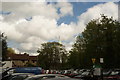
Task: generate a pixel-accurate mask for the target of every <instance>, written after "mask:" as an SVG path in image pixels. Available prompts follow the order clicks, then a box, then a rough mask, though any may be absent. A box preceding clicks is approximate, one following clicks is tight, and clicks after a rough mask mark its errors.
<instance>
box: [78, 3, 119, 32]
mask: <svg viewBox="0 0 120 80" xmlns="http://www.w3.org/2000/svg"><path fill="white" fill-rule="evenodd" d="M100 14H105V15H106V16H108V17H113V19H115V20H118V6H117V4H115V3H113V2H108V3H105V4H98V5H95V6H93V7H92V8H89V9H88V10H87V11H86V12H84V13H83V14H81V15H80V16H79V17H78V18H79V21H78V25H79V26H82V27H81V30H80V32H82V31H83V30H84V29H85V26H86V24H87V23H88V22H89V21H91V20H92V19H98V18H100V16H101V15H100Z"/></svg>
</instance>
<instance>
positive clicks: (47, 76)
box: [25, 74, 69, 80]
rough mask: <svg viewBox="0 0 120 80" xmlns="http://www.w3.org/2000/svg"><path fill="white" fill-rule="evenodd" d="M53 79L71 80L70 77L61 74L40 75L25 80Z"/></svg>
mask: <svg viewBox="0 0 120 80" xmlns="http://www.w3.org/2000/svg"><path fill="white" fill-rule="evenodd" d="M53 78H69V77H67V76H64V75H60V74H40V75H35V76H30V77H28V78H26V79H25V80H45V79H53Z"/></svg>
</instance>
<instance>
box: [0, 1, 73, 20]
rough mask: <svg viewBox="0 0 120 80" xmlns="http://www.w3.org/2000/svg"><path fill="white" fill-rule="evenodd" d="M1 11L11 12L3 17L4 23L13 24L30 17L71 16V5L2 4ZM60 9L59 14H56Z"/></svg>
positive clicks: (42, 3)
mask: <svg viewBox="0 0 120 80" xmlns="http://www.w3.org/2000/svg"><path fill="white" fill-rule="evenodd" d="M2 7H3V8H2V10H3V11H9V12H12V13H11V14H10V15H7V16H4V17H5V19H4V20H5V21H8V22H14V21H16V20H19V19H23V18H27V17H31V16H44V17H46V18H49V19H59V18H60V17H62V16H65V15H68V14H70V15H72V14H73V13H72V12H73V11H72V5H71V4H70V3H67V2H66V3H58V4H47V3H45V2H39V3H37V2H3V3H2ZM57 8H60V12H61V14H58V13H57Z"/></svg>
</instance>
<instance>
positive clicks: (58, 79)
mask: <svg viewBox="0 0 120 80" xmlns="http://www.w3.org/2000/svg"><path fill="white" fill-rule="evenodd" d="M41 80H80V79H73V78H69V77H56V78H45V79H41Z"/></svg>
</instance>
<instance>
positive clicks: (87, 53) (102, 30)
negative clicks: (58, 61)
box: [69, 15, 120, 68]
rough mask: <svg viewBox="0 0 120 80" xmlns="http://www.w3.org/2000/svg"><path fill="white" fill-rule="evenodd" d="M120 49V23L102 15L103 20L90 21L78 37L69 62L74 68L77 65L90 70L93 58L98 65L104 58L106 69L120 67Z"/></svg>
mask: <svg viewBox="0 0 120 80" xmlns="http://www.w3.org/2000/svg"><path fill="white" fill-rule="evenodd" d="M119 49H120V23H119V22H117V21H116V20H113V18H112V17H111V18H108V17H107V16H104V15H101V19H96V20H92V21H90V22H89V23H88V24H87V26H86V29H85V30H84V31H83V32H82V33H81V34H80V35H79V36H78V37H77V39H76V42H75V44H74V45H73V49H72V50H71V52H70V53H71V55H70V56H69V61H70V62H71V65H72V66H74V65H75V64H76V65H75V66H79V67H80V68H83V67H84V68H88V67H89V68H90V67H91V66H92V61H91V59H92V58H96V64H100V61H99V59H100V58H101V57H102V58H104V64H103V66H104V67H105V68H113V67H120V63H119V62H120V58H119V57H120V52H119ZM111 57H112V59H111ZM74 61H75V62H76V63H74ZM72 63H73V64H72Z"/></svg>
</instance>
